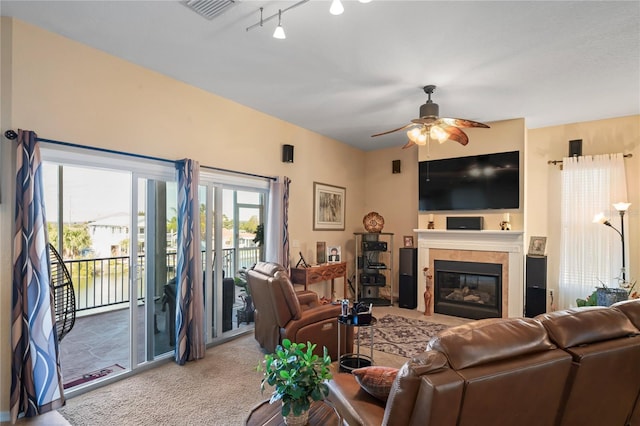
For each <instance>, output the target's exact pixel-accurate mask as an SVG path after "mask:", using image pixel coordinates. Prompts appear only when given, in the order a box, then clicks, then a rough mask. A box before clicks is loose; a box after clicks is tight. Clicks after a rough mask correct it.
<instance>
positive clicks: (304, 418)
mask: <svg viewBox="0 0 640 426" xmlns="http://www.w3.org/2000/svg"><path fill="white" fill-rule="evenodd" d="M307 423H309V410H307V411H305V412H303V413H302V414H300V415H299V416H294V415H293V411H292V412H291V413H289V415H288V416H287V417H285V418H284V424H286V425H287V426H304V425H306V424H307Z"/></svg>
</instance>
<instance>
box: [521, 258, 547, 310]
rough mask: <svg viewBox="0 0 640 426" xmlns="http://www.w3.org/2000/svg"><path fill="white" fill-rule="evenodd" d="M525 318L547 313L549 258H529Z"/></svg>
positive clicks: (527, 260) (527, 259)
mask: <svg viewBox="0 0 640 426" xmlns="http://www.w3.org/2000/svg"><path fill="white" fill-rule="evenodd" d="M526 268H527V271H526V275H525V284H526V292H525V316H526V317H529V318H533V317H535V316H536V315H539V314H543V313H545V312H547V256H527V258H526Z"/></svg>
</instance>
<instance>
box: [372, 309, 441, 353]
mask: <svg viewBox="0 0 640 426" xmlns="http://www.w3.org/2000/svg"><path fill="white" fill-rule="evenodd" d="M447 328H449V326H446V325H443V324H436V323H433V322H427V321H422V320H417V319H409V318H404V317H400V316H396V315H385V316H384V317H382V318H378V322H377V323H376V324H375V325H374V326H373V349H375V350H377V351H380V352H385V353H388V354H393V355H400V356H403V357H405V358H411V357H412V356H414V355H417V354H419V353H421V352H424V350H425V349H426V347H427V343H429V340H430V339H431V338H432V337H433V336H435V335H436V334H438V333H439V332H440V331H442V330H445V329H447ZM370 330H371V328H370V327H363V328H362V330H361V331H360V348H363V347H366V348H367V349H368V348H369V346H370V342H371V340H370V339H371V335H370V334H369V332H370Z"/></svg>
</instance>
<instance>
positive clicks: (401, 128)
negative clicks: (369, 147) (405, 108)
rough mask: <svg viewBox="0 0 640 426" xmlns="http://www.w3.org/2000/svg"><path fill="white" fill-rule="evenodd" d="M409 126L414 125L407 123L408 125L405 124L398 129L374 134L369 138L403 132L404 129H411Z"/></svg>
mask: <svg viewBox="0 0 640 426" xmlns="http://www.w3.org/2000/svg"><path fill="white" fill-rule="evenodd" d="M411 126H414V124H413V123H409V124H406V125H404V126H402V127H398V128H397V129H393V130H388V131H386V132H382V133H376V134H375V135H371V137H372V138H375V137H376V136H382V135H388V134H389V133H393V132H399V131H400V130H404V129H406V128H408V127H411Z"/></svg>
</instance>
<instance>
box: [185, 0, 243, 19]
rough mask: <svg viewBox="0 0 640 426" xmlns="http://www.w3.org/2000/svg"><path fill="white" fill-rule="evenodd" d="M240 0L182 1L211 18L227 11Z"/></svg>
mask: <svg viewBox="0 0 640 426" xmlns="http://www.w3.org/2000/svg"><path fill="white" fill-rule="evenodd" d="M237 2H238V0H187V1H184V2H182V4H184V5H185V6H187V7H188V8H189V9H191V10H193V11H194V12H196V13H197V14H198V15H200V16H202V17H204V18H207V19H209V20H211V19H213V18H215V17H216V16H218V15H221V14H223V13H224V12H226V11H227V10H228V9H229V8H230V7H232V6H233V5H235V4H236V3H237Z"/></svg>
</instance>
